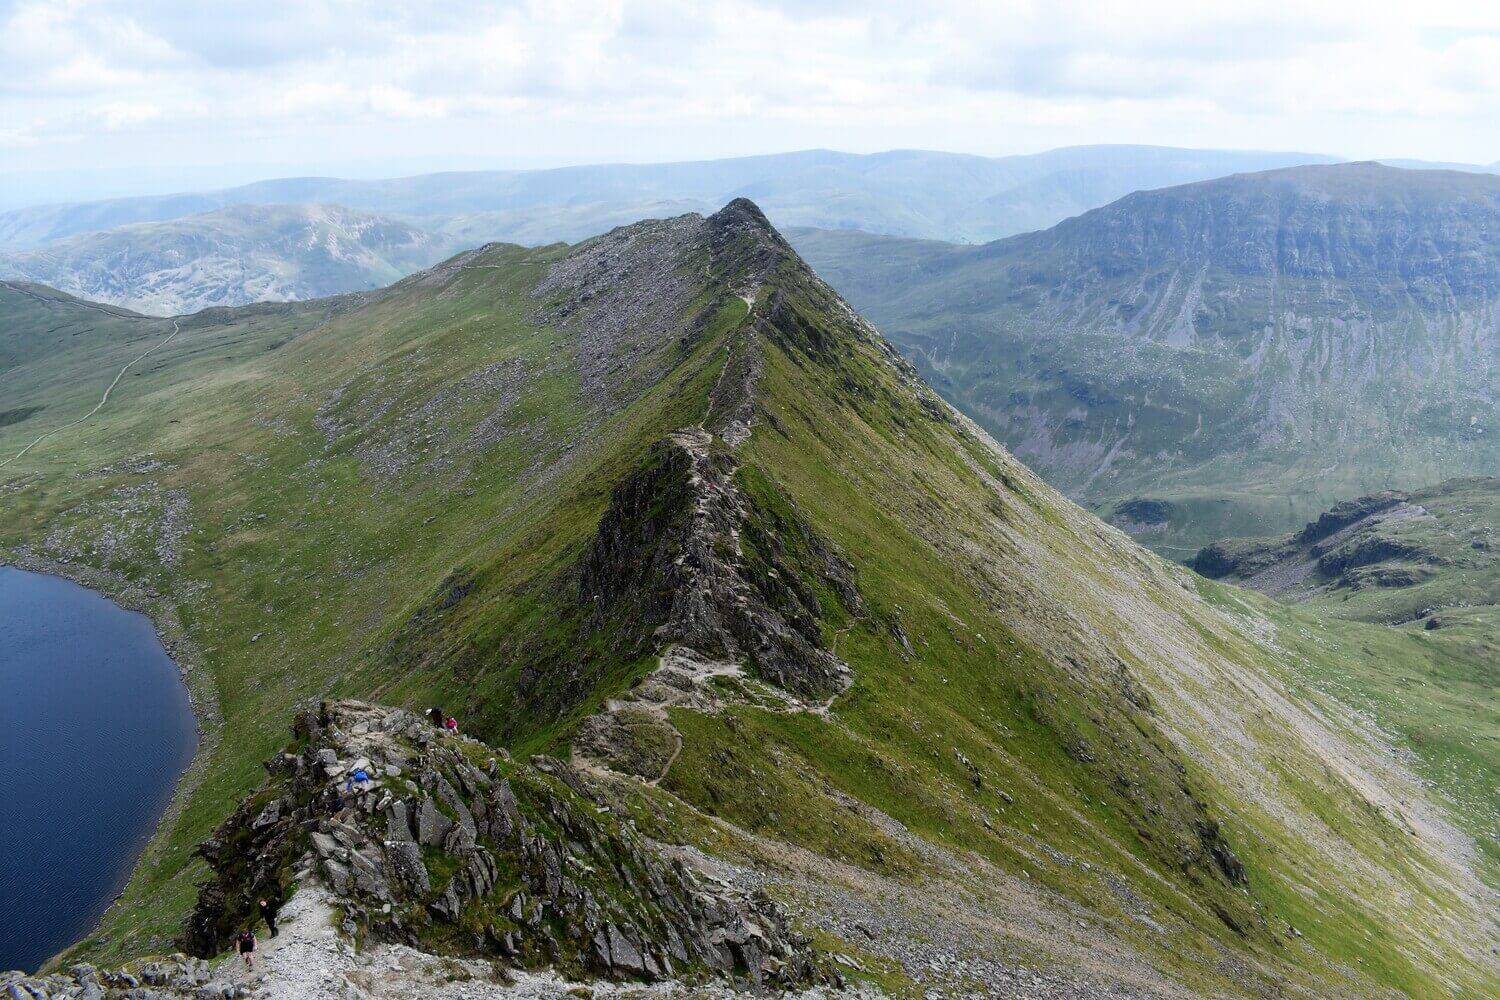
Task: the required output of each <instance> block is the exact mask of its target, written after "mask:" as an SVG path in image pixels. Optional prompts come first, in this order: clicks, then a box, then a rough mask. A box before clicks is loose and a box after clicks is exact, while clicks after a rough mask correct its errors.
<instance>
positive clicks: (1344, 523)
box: [1297, 490, 1408, 545]
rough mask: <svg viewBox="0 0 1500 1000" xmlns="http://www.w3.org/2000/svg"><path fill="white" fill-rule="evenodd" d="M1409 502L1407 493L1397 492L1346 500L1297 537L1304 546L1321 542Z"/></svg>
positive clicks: (1322, 515) (1309, 524)
mask: <svg viewBox="0 0 1500 1000" xmlns="http://www.w3.org/2000/svg"><path fill="white" fill-rule="evenodd" d="M1407 500H1408V497H1407V495H1406V494H1405V493H1398V492H1396V491H1395V490H1386V491H1384V492H1381V493H1372V494H1371V495H1369V496H1365V497H1359V498H1357V499H1354V500H1345V501H1343V502H1342V503H1338V504H1334V505H1333V506H1332V507H1330V508H1329V509H1328V510H1327V511H1325V512H1324V513H1322V514H1320V515H1319V516H1318V519H1317V520H1316V521H1311V522H1309V523H1308V525H1307V527H1305V528H1303V529H1302V532H1301V534H1299V535H1298V536H1297V540H1298V541H1299V542H1301V543H1302V544H1303V545H1311V544H1313V543H1314V542H1320V541H1322V540H1323V539H1325V538H1327V537H1328V536H1330V535H1332V534H1334V533H1336V532H1339V531H1342V530H1343V529H1345V528H1347V527H1349V526H1350V525H1351V524H1354V523H1355V522H1357V521H1363V520H1364V519H1365V518H1367V517H1370V516H1372V515H1374V514H1379V513H1380V512H1381V511H1384V510H1390V509H1391V508H1392V507H1396V506H1399V505H1400V504H1404V503H1406V502H1407Z"/></svg>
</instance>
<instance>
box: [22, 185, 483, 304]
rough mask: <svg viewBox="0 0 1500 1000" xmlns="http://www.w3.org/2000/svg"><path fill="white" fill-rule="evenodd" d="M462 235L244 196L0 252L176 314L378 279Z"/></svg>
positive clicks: (70, 282)
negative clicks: (243, 202)
mask: <svg viewBox="0 0 1500 1000" xmlns="http://www.w3.org/2000/svg"><path fill="white" fill-rule="evenodd" d="M462 245H464V244H461V243H457V242H455V241H454V240H453V239H452V238H451V237H446V236H437V235H434V234H432V233H428V232H426V231H424V230H423V229H420V228H418V227H416V226H413V225H410V224H408V223H405V222H398V221H396V220H395V219H391V218H387V217H383V216H379V215H371V214H369V213H367V212H357V211H353V210H351V209H347V208H339V207H337V206H329V205H267V206H238V207H235V208H227V209H221V210H220V211H217V212H208V213H205V214H203V215H194V216H190V217H188V218H185V219H178V220H174V221H171V222H157V223H141V224H138V225H132V226H122V227H120V228H118V229H112V230H109V231H108V232H101V233H85V234H83V235H79V236H74V237H71V238H69V239H66V240H59V241H57V242H54V243H50V244H48V245H47V246H46V247H45V248H44V249H38V250H30V251H23V252H17V253H8V254H0V275H3V276H5V277H7V278H10V279H12V280H15V281H23V280H24V281H33V282H41V283H43V284H47V285H51V286H53V287H55V288H60V289H63V290H64V291H67V292H70V293H72V294H74V295H81V296H84V297H86V298H90V299H95V300H98V301H102V302H112V303H114V304H116V305H121V306H126V307H128V308H131V309H136V310H140V311H142V312H147V313H151V314H153V315H168V316H172V315H179V314H181V313H188V312H196V311H197V310H200V309H205V308H208V307H209V306H237V305H244V304H246V303H249V302H285V301H295V300H299V299H313V298H321V297H324V296H329V295H338V294H342V293H344V292H354V291H364V290H368V289H372V288H379V287H381V286H384V285H387V284H389V283H391V282H392V281H395V280H397V279H398V278H403V277H405V276H406V275H408V274H410V273H411V272H413V271H415V270H417V269H419V268H422V267H426V266H428V265H430V264H433V263H435V262H437V261H439V260H441V259H443V258H444V257H447V256H449V255H450V254H452V253H453V252H454V251H455V250H457V249H459V248H460V247H461V246H462Z"/></svg>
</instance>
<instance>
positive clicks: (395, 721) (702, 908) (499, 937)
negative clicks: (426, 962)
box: [183, 702, 832, 988]
mask: <svg viewBox="0 0 1500 1000" xmlns="http://www.w3.org/2000/svg"><path fill="white" fill-rule="evenodd" d="M295 735H296V739H297V743H296V746H295V747H294V749H293V750H291V751H288V752H286V753H284V754H282V755H281V756H279V757H277V758H276V759H274V760H273V761H271V762H270V764H269V765H268V770H269V772H270V776H269V778H268V781H267V784H266V785H265V786H264V787H263V788H262V789H261V790H260V791H258V792H257V793H256V794H254V795H253V796H251V797H250V798H249V799H247V800H246V801H245V802H244V803H243V804H242V805H241V807H240V808H239V810H237V811H236V813H235V814H234V815H232V816H231V817H230V818H229V820H227V821H226V822H225V824H224V825H223V826H222V827H221V828H220V830H219V831H218V833H217V834H216V835H215V836H214V837H213V838H212V839H210V840H209V841H207V842H206V843H205V844H204V845H203V846H202V848H201V853H202V855H203V857H204V858H205V859H206V860H207V861H208V863H209V866H210V868H211V870H212V872H213V876H212V878H211V879H210V880H209V881H207V882H205V883H204V884H203V886H202V888H201V890H200V894H199V900H198V905H197V907H196V909H195V911H194V913H193V914H192V916H191V917H190V918H189V920H188V924H187V928H186V930H185V932H184V937H183V944H184V946H185V947H186V949H187V950H188V951H189V952H191V953H194V954H198V955H204V956H207V955H214V954H217V953H219V952H220V951H222V950H223V949H224V948H225V947H227V946H228V944H229V942H230V940H231V938H232V936H233V934H234V933H235V932H236V931H237V930H238V929H239V928H240V927H242V926H246V925H248V924H249V923H251V920H252V916H253V914H254V906H255V901H256V900H257V899H260V898H278V899H279V898H281V897H282V896H283V895H284V894H285V893H286V891H287V889H288V888H290V887H292V886H295V885H300V884H309V883H314V882H315V883H317V884H321V885H324V886H326V887H327V889H328V891H329V892H330V893H331V894H332V896H333V897H334V898H335V899H336V900H337V901H338V904H339V906H340V907H341V909H342V912H343V914H344V919H343V922H342V930H343V932H344V933H345V934H347V935H349V936H350V937H353V938H359V939H370V940H376V941H386V942H396V943H401V944H406V945H408V946H411V947H422V948H424V949H425V950H432V951H439V952H443V953H448V954H457V955H469V956H475V957H488V958H493V959H497V960H500V961H503V962H506V963H509V964H513V965H516V966H520V967H526V968H539V967H542V966H556V967H558V968H560V969H563V970H566V971H568V972H571V973H573V974H575V975H577V974H587V975H592V976H603V977H607V978H626V979H644V980H660V979H667V978H682V977H695V976H700V977H729V978H733V979H736V980H738V981H741V982H743V983H744V984H745V985H746V986H750V987H757V988H758V987H763V986H772V985H776V986H791V985H795V984H798V983H805V984H806V983H816V982H820V981H824V980H826V979H829V978H831V976H832V974H831V973H829V972H827V971H825V970H824V968H823V966H822V965H821V964H820V963H819V961H818V960H817V959H816V958H815V956H814V955H813V953H812V952H811V950H810V948H809V944H808V942H807V940H806V939H805V938H803V937H802V936H801V935H799V934H797V933H796V932H795V931H793V930H792V929H791V927H790V924H789V920H788V917H787V915H786V914H785V912H784V911H782V910H781V908H780V907H779V906H777V905H776V904H775V903H774V902H772V901H771V900H770V899H769V898H768V897H765V896H764V895H744V894H739V893H734V892H730V891H727V890H724V889H722V888H721V887H718V886H716V885H714V884H712V883H710V882H708V881H707V880H705V879H703V878H701V877H700V876H699V875H698V874H696V873H695V872H693V871H692V870H690V869H689V868H688V867H687V866H685V865H683V864H682V863H681V862H680V861H671V862H669V861H667V860H664V859H663V858H662V857H661V856H659V855H658V854H657V853H656V852H655V851H654V849H653V848H652V847H651V845H650V844H649V843H648V842H646V841H645V840H644V839H643V838H642V837H640V836H639V835H637V834H636V833H634V832H633V826H634V824H633V823H632V822H631V821H630V820H628V819H620V818H617V817H615V816H613V815H612V814H611V813H610V810H609V808H608V806H607V805H604V804H603V803H601V802H599V801H596V800H595V798H594V797H593V795H592V794H591V793H590V791H589V789H588V787H587V786H586V785H585V784H584V783H583V782H582V781H581V780H580V778H579V777H578V775H577V774H576V773H575V772H574V771H573V770H572V769H571V768H570V767H569V766H568V765H567V764H565V763H563V762H561V761H558V760H556V759H554V758H548V757H540V756H538V757H533V758H532V759H531V760H530V761H529V762H526V763H516V762H512V761H510V760H508V759H507V757H506V755H505V754H504V753H503V752H501V751H495V750H492V749H490V748H489V747H487V746H485V745H484V744H482V743H479V742H478V741H476V740H472V739H469V738H466V737H457V736H450V735H447V734H444V733H441V732H439V731H438V730H437V729H436V728H435V727H434V726H432V725H431V724H430V723H429V722H426V721H424V720H422V719H420V718H419V717H417V716H415V715H412V714H411V713H408V712H405V711H401V710H398V709H386V708H381V707H377V706H373V705H366V704H362V703H357V702H339V703H335V704H324V705H322V706H320V707H318V708H317V709H309V710H307V711H305V712H303V713H302V714H301V715H300V716H299V717H298V719H297V723H296V727H295ZM356 771H364V772H366V774H367V775H369V776H370V778H369V780H367V781H364V782H358V783H355V782H353V781H352V775H353V774H354V773H355V772H356Z"/></svg>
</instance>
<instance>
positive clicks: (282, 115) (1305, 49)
mask: <svg viewBox="0 0 1500 1000" xmlns="http://www.w3.org/2000/svg"><path fill="white" fill-rule="evenodd" d="M1497 126H1500V4H1485V3H1475V2H1472V0H1471V2H1467V3H1447V2H1444V0H1423V2H1420V3H1402V4H1389V5H1386V4H1383V3H1381V2H1378V0H1363V2H1343V0H1339V2H1321V0H1303V2H1298V3H1280V2H1276V0H1259V2H1251V3H1241V2H1238V0H1223V2H1207V3H1205V2H1202V0H1192V2H1179V0H1164V2H1155V0H1136V2H1132V3H1121V2H1118V0H1114V2H1097V3H1096V2H1072V0H1044V2H1010V0H989V2H984V0H928V2H921V3H913V2H910V0H904V2H891V3H887V2H884V0H849V2H845V0H812V2H806V3H795V2H790V0H699V2H675V0H663V2H653V3H644V2H628V0H546V2H535V3H533V2H494V3H483V2H480V3H475V2H447V0H432V2H426V3H416V2H411V3H399V2H390V0H357V2H354V0H135V2H125V0H0V203H9V204H11V205H14V204H17V203H26V202H36V201H47V200H63V199H67V198H82V197H98V196H102V195H111V194H125V193H153V192H159V191H166V190H176V189H195V188H196V189H201V188H204V187H214V186H224V185H228V184H235V183H241V182H244V181H247V180H251V179H256V178H260V177H274V176H287V175H296V174H308V173H322V174H339V175H345V176H364V177H372V176H390V175H399V174H406V173H417V172H425V171H429V170H440V169H474V168H481V167H498V166H514V167H532V166H552V165H561V164H568V163H597V162H615V161H637V162H644V161H664V160H682V159H706V158H715V157H722V156H737V155H748V154H754V153H766V152H780V151H787V150H793V149H807V148H832V149H842V150H848V151H853V152H874V151H877V150H884V149H894V148H922V149H942V150H950V151H956V152H967V153H979V154H984V155H1005V154H1011V153H1026V152H1036V151H1040V150H1043V149H1049V148H1054V147H1057V146H1066V145H1078V144H1086V143H1145V144H1155V145H1173V146H1192V147H1217V148H1236V149H1275V150H1295V151H1302V152H1317V153H1329V154H1335V155H1343V156H1348V157H1350V158H1374V157H1410V158H1417V159H1425V160H1437V161H1459V162H1477V163H1490V162H1493V161H1496V160H1500V127H1497Z"/></svg>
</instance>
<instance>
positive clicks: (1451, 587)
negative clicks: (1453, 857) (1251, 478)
mask: <svg viewBox="0 0 1500 1000" xmlns="http://www.w3.org/2000/svg"><path fill="white" fill-rule="evenodd" d="M1192 566H1193V568H1194V569H1196V570H1197V571H1198V572H1199V573H1202V574H1204V575H1205V576H1209V577H1212V578H1215V579H1221V580H1228V581H1232V582H1234V583H1237V584H1240V585H1241V586H1245V587H1250V588H1253V589H1255V590H1258V591H1261V592H1262V593H1266V594H1270V595H1272V596H1275V597H1278V598H1280V599H1281V600H1283V601H1288V602H1292V603H1296V604H1300V605H1302V606H1304V607H1305V608H1307V609H1309V610H1310V611H1312V612H1314V613H1315V614H1317V615H1318V616H1320V617H1324V618H1326V619H1329V620H1334V619H1342V620H1350V621H1364V622H1378V623H1382V624H1385V625H1387V626H1390V627H1389V628H1388V629H1385V630H1384V633H1385V634H1381V630H1373V629H1372V630H1370V631H1369V633H1367V634H1368V635H1369V639H1368V640H1367V642H1366V644H1365V645H1364V646H1363V647H1362V648H1363V652H1364V655H1362V656H1358V657H1351V658H1348V659H1346V660H1345V661H1344V662H1342V663H1340V664H1339V665H1338V669H1336V670H1330V671H1327V672H1326V673H1325V674H1324V675H1323V676H1322V677H1321V678H1320V681H1321V683H1323V684H1324V685H1326V686H1329V687H1330V688H1331V689H1336V690H1339V691H1340V693H1341V694H1342V696H1343V697H1345V698H1347V699H1349V700H1352V701H1354V702H1356V703H1358V704H1360V705H1361V706H1362V707H1364V708H1366V709H1368V710H1369V711H1371V712H1372V713H1374V715H1375V716H1376V717H1377V718H1379V719H1380V721H1381V722H1382V723H1383V724H1385V725H1386V726H1387V728H1388V729H1389V731H1390V732H1391V733H1392V734H1393V735H1394V736H1395V737H1396V738H1397V739H1398V740H1400V741H1401V742H1402V743H1404V744H1405V746H1406V747H1407V748H1408V749H1409V750H1410V751H1411V752H1412V754H1413V758H1414V759H1415V760H1418V761H1420V765H1419V766H1420V768H1421V770H1422V773H1423V774H1424V776H1426V777H1427V778H1428V779H1429V780H1431V781H1433V782H1434V783H1435V784H1436V785H1437V786H1438V787H1440V788H1442V789H1443V790H1444V792H1445V793H1446V794H1448V795H1450V796H1452V797H1453V798H1455V799H1456V800H1458V801H1460V802H1462V803H1463V804H1464V807H1463V809H1462V811H1461V812H1462V815H1464V816H1465V817H1466V818H1467V819H1468V820H1469V825H1470V827H1471V829H1472V830H1473V832H1474V834H1475V840H1476V842H1477V843H1478V844H1479V846H1480V848H1481V849H1482V850H1484V851H1486V852H1487V853H1488V854H1489V855H1490V856H1491V857H1492V858H1494V859H1496V860H1500V809H1497V803H1496V801H1495V797H1494V794H1493V792H1494V788H1493V785H1494V776H1495V774H1496V772H1497V771H1500V698H1497V697H1496V692H1500V479H1455V480H1450V481H1448V482H1446V483H1442V484H1441V485H1438V486H1434V487H1429V488H1427V489H1423V490H1415V491H1412V492H1410V493H1401V492H1395V491H1390V492H1385V493H1378V494H1374V495H1371V496H1367V497H1360V498H1359V499H1356V500H1346V501H1344V502H1343V503H1340V504H1337V505H1335V506H1334V507H1333V508H1332V509H1330V510H1328V511H1326V512H1324V513H1323V514H1322V515H1320V516H1319V517H1318V518H1317V519H1316V520H1315V521H1311V522H1309V523H1308V524H1307V525H1306V526H1305V527H1304V528H1303V529H1302V530H1301V531H1298V532H1294V533H1292V534H1289V535H1285V536H1282V537H1278V538H1233V539H1226V540H1224V541H1220V542H1215V543H1214V544H1212V545H1210V546H1207V547H1205V548H1204V549H1203V550H1201V551H1200V552H1199V553H1198V555H1197V556H1196V557H1195V558H1194V559H1193V562H1192Z"/></svg>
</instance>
